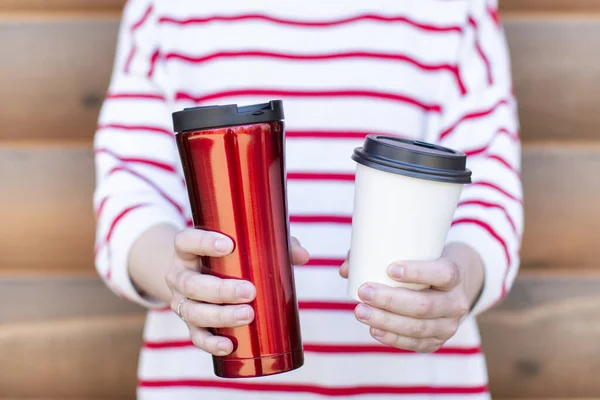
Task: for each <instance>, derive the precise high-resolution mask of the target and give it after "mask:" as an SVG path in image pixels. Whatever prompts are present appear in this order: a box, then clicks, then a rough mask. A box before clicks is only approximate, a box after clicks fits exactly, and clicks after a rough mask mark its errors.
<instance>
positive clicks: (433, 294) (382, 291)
mask: <svg viewBox="0 0 600 400" xmlns="http://www.w3.org/2000/svg"><path fill="white" fill-rule="evenodd" d="M358 295H359V296H360V298H361V300H363V301H364V302H365V303H366V304H368V305H371V306H373V307H376V308H380V309H382V310H387V311H391V312H392V313H394V314H400V315H404V316H407V317H415V318H442V317H462V316H463V315H464V314H466V313H467V312H468V311H469V304H468V301H467V300H466V299H465V298H463V297H461V296H459V295H458V294H457V293H454V292H441V291H436V290H422V291H416V290H411V289H405V288H392V287H389V286H385V285H380V284H375V283H367V284H365V285H362V286H361V287H360V288H359V289H358Z"/></svg>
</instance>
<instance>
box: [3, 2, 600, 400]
mask: <svg viewBox="0 0 600 400" xmlns="http://www.w3.org/2000/svg"><path fill="white" fill-rule="evenodd" d="M122 3H123V1H122V0H94V1H92V0H0V399H8V398H14V399H26V398H27V399H31V398H52V399H76V398H79V399H92V398H94V399H100V398H104V399H120V398H133V393H134V387H135V380H136V379H135V375H136V361H137V351H138V348H139V346H140V335H141V329H142V323H143V314H142V311H141V310H140V309H139V308H137V307H135V306H133V305H130V304H128V303H125V302H123V301H121V300H118V299H117V298H116V297H114V296H112V295H111V294H110V293H109V292H108V291H107V290H106V289H105V288H104V287H103V285H102V284H101V283H100V282H99V281H98V279H97V278H96V276H95V272H94V269H93V264H92V247H93V234H94V219H93V213H92V205H91V196H92V190H93V186H94V171H93V159H92V150H91V141H92V134H93V132H94V127H95V122H96V117H97V113H98V110H99V107H100V105H101V102H102V98H103V96H104V93H105V89H106V85H107V82H108V79H109V75H110V71H111V67H112V55H113V52H114V45H115V40H116V32H117V27H118V21H119V13H120V8H121V6H122ZM502 15H503V17H504V23H505V27H506V31H507V35H508V39H509V42H510V46H511V50H512V58H513V69H514V76H515V88H516V94H517V96H518V100H519V102H520V112H521V118H522V137H523V143H524V156H523V159H524V160H523V178H524V182H525V204H526V235H525V241H524V247H523V252H522V257H523V267H522V271H523V272H522V273H521V275H520V278H519V280H518V282H517V283H516V285H515V288H514V290H513V292H512V293H511V295H510V297H509V299H508V300H507V301H505V302H504V303H503V304H502V306H501V307H499V308H498V309H496V310H494V311H492V312H489V313H487V314H486V315H484V316H483V317H482V318H481V322H482V333H483V338H484V346H485V350H486V353H487V354H488V360H489V370H490V375H491V387H492V390H493V393H494V395H495V397H496V398H499V399H501V398H515V399H516V398H519V399H533V398H559V397H568V396H571V397H575V398H583V397H590V398H591V397H595V396H597V397H600V379H597V376H596V372H597V371H598V369H600V275H599V274H598V272H599V271H600V264H599V261H598V260H599V259H600V243H599V240H598V239H599V238H600V235H599V234H598V231H599V230H600V206H598V204H597V202H598V199H600V132H599V129H600V1H598V0H504V2H503V3H502Z"/></svg>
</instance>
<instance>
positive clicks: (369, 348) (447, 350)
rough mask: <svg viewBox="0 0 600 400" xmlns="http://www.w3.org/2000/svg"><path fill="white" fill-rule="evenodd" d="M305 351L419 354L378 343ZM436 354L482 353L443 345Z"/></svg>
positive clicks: (319, 346)
mask: <svg viewBox="0 0 600 400" xmlns="http://www.w3.org/2000/svg"><path fill="white" fill-rule="evenodd" d="M304 351H306V352H311V353H327V354H348V353H350V354H352V353H366V354H419V353H416V352H414V351H412V350H404V349H397V348H395V347H391V346H382V345H378V344H373V345H370V344H363V345H354V344H350V345H335V344H308V343H306V344H304ZM434 354H443V355H473V354H481V349H480V348H479V347H442V348H440V349H439V350H438V351H436V352H435V353H434Z"/></svg>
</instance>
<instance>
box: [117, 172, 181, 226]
mask: <svg viewBox="0 0 600 400" xmlns="http://www.w3.org/2000/svg"><path fill="white" fill-rule="evenodd" d="M119 171H122V172H126V173H128V174H130V175H133V176H135V177H136V178H138V179H140V180H142V181H144V182H146V183H147V184H148V185H150V186H151V187H152V188H153V189H154V190H156V192H157V193H158V194H159V195H160V196H161V197H162V198H164V199H165V200H166V201H167V202H169V203H170V204H171V205H172V206H173V207H175V209H177V211H178V212H179V213H180V214H181V215H183V207H182V206H180V205H179V204H178V203H177V202H176V201H175V200H173V199H172V198H171V197H170V196H169V195H168V194H166V193H165V192H163V190H162V189H161V188H160V187H159V186H158V185H156V184H155V183H154V182H152V181H151V180H150V179H148V178H147V177H145V176H144V175H142V174H140V173H139V172H136V171H134V170H132V169H130V168H127V167H126V166H124V165H119V166H117V167H115V168H113V169H111V170H110V171H109V172H108V176H110V175H112V174H114V173H116V172H119Z"/></svg>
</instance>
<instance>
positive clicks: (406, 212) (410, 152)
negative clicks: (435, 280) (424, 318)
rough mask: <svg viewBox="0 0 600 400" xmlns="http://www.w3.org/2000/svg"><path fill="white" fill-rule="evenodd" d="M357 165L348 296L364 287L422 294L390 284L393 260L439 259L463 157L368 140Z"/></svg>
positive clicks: (464, 175) (407, 143) (463, 178)
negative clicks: (369, 284)
mask: <svg viewBox="0 0 600 400" xmlns="http://www.w3.org/2000/svg"><path fill="white" fill-rule="evenodd" d="M352 158H353V159H354V160H355V161H356V162H357V167H356V184H355V197H354V213H353V217H352V244H351V248H350V258H349V264H350V265H349V267H350V270H349V276H348V294H349V295H350V296H351V297H352V298H353V299H355V300H357V301H360V299H359V297H358V289H359V288H360V286H362V285H363V284H365V283H367V282H375V283H381V284H385V285H389V286H392V287H409V288H411V289H416V290H420V289H424V288H425V286H423V285H411V284H403V283H401V282H397V281H395V280H393V279H391V278H390V277H389V275H388V267H389V266H390V264H392V263H393V262H395V261H411V260H412V261H431V260H436V259H438V258H439V257H440V256H441V255H442V251H443V249H444V244H445V241H446V236H447V235H448V230H449V229H450V225H451V223H452V218H453V216H454V212H455V210H456V205H457V204H458V200H459V197H460V193H461V191H462V187H463V184H465V183H470V180H471V178H470V177H471V172H470V171H469V170H468V169H466V168H465V165H466V155H465V154H463V153H460V152H456V151H454V150H451V149H447V148H444V147H441V146H435V145H431V144H428V143H423V142H418V141H412V140H406V139H399V138H396V137H389V136H368V137H367V139H366V140H365V144H364V146H363V147H361V148H358V149H356V150H355V152H354V155H353V156H352Z"/></svg>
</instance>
